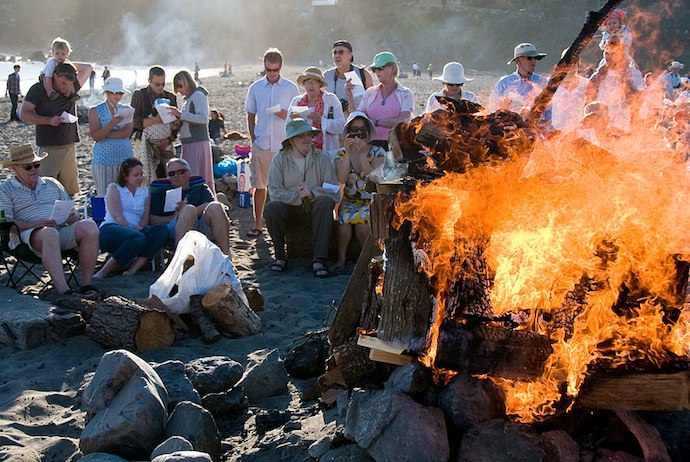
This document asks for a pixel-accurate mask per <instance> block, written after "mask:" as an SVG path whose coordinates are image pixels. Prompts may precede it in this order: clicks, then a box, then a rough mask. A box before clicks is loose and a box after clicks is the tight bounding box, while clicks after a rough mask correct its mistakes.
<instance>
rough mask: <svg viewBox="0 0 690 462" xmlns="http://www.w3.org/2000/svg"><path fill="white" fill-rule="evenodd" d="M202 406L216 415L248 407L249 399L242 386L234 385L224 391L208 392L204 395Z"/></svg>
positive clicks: (239, 410)
mask: <svg viewBox="0 0 690 462" xmlns="http://www.w3.org/2000/svg"><path fill="white" fill-rule="evenodd" d="M202 406H204V408H205V409H207V410H208V411H209V412H210V413H211V414H213V416H214V417H216V416H220V415H224V414H232V413H236V412H241V411H244V410H245V409H247V408H248V407H249V400H247V397H246V396H245V394H244V389H243V388H242V387H235V388H233V389H232V390H230V391H227V392H224V393H209V394H208V395H206V396H204V398H203V400H202Z"/></svg>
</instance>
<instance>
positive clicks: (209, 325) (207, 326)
mask: <svg viewBox="0 0 690 462" xmlns="http://www.w3.org/2000/svg"><path fill="white" fill-rule="evenodd" d="M201 300H202V296H201V295H192V296H191V297H189V309H190V312H191V318H192V322H193V323H194V324H195V325H196V326H197V327H198V328H199V331H200V332H201V336H202V337H203V338H204V341H205V342H206V343H216V342H217V341H218V340H220V332H218V329H216V326H215V325H214V324H213V321H211V318H210V317H208V316H207V315H206V313H204V310H203V309H202V307H201Z"/></svg>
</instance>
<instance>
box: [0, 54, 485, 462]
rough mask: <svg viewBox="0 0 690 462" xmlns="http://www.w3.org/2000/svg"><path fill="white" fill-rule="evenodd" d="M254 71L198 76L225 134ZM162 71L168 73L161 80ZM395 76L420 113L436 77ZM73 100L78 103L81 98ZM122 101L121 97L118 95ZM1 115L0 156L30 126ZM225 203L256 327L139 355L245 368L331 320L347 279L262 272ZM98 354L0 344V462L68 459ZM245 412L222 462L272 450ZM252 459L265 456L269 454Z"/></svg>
mask: <svg viewBox="0 0 690 462" xmlns="http://www.w3.org/2000/svg"><path fill="white" fill-rule="evenodd" d="M260 70H261V68H259V67H258V66H253V67H251V66H237V67H236V68H235V69H234V71H235V73H236V74H235V76H234V77H231V78H213V79H206V80H205V81H204V82H203V85H204V86H205V87H207V89H208V90H209V94H210V101H211V106H215V107H218V108H220V109H221V111H222V112H223V113H224V114H225V118H226V127H227V128H228V129H229V130H240V131H246V117H245V115H244V101H245V96H246V92H247V88H248V86H249V83H251V81H253V80H254V79H256V78H257V72H258V71H260ZM301 70H302V67H296V66H286V68H285V70H284V72H283V74H284V75H285V76H286V77H288V78H290V79H292V80H296V77H297V75H298V74H299V72H300V71H301ZM172 74H173V72H171V71H169V75H168V78H169V79H170V78H171V77H172ZM470 75H471V74H470ZM401 82H402V83H403V84H404V85H406V86H409V87H410V88H412V89H413V91H414V92H415V94H416V106H417V112H419V113H421V112H422V111H423V108H424V105H425V103H426V99H427V97H428V95H429V94H431V93H432V92H433V91H437V90H438V89H440V87H441V84H440V83H439V82H437V81H431V80H429V79H428V77H426V76H425V79H422V80H412V79H406V80H402V81H401ZM493 82H495V77H493V76H479V78H478V79H477V81H476V82H473V83H472V84H468V85H467V87H468V89H470V90H473V91H475V92H476V93H478V94H480V97H481V98H482V101H486V100H487V99H488V95H487V94H486V91H487V89H490V88H491V84H492V83H493ZM482 90H484V91H482ZM83 99H85V100H86V99H87V98H86V95H85V96H84V98H83ZM128 99H129V97H128V96H127V97H126V99H125V101H128ZM88 101H93V103H96V102H98V101H99V99H98V98H97V97H93V98H89V99H88ZM8 112H9V100H8V99H7V98H5V99H2V101H0V118H1V119H2V120H3V122H1V123H0V157H3V158H4V157H5V156H7V155H8V149H9V147H10V146H14V145H19V144H22V143H32V144H34V127H33V126H32V125H27V124H23V123H17V122H13V123H9V122H7V118H8V117H7V114H8ZM80 134H81V139H82V142H81V143H79V145H78V147H77V151H78V164H79V169H80V181H81V186H82V194H80V195H79V196H77V197H76V199H77V201H78V202H82V203H83V197H84V193H85V192H86V191H87V190H88V189H89V188H90V187H91V181H90V176H91V175H90V158H91V156H90V147H91V144H92V140H90V139H89V137H88V127H87V126H84V125H82V126H80ZM223 147H224V148H225V149H226V150H227V151H228V152H229V151H230V149H231V148H232V145H231V143H229V142H227V141H226V142H225V144H224V146H223ZM2 175H3V176H4V177H5V178H7V177H9V175H10V171H9V170H8V169H2ZM235 204H236V202H235V203H234V204H233V208H232V210H231V212H230V216H231V219H232V226H231V231H230V232H231V249H232V261H233V264H234V265H235V268H236V270H237V274H238V276H239V279H240V280H241V282H242V284H243V286H248V287H254V288H257V289H259V290H260V291H261V293H262V294H263V296H264V298H265V307H264V311H262V312H260V313H259V314H260V317H261V320H262V322H263V330H262V332H261V333H260V334H258V335H255V336H251V337H245V338H239V339H229V338H223V339H221V340H220V341H219V342H218V343H215V344H212V345H206V344H205V343H204V342H203V340H202V339H201V338H198V337H197V338H187V339H183V340H180V341H177V342H176V343H175V344H174V345H173V346H171V347H169V348H164V349H160V350H157V351H152V352H148V353H144V354H141V357H142V358H143V359H145V360H146V361H153V362H163V361H166V360H170V359H179V360H181V361H184V362H187V361H189V360H192V359H196V358H201V357H204V356H214V355H225V356H229V357H230V358H232V359H234V360H236V361H238V362H240V363H241V364H242V365H246V364H247V362H248V355H249V354H250V353H252V352H255V351H257V350H262V349H278V350H279V352H280V353H281V354H284V353H286V352H287V351H289V350H290V348H292V347H293V346H295V345H296V344H297V343H299V341H300V340H299V337H300V336H301V335H303V334H304V333H305V332H309V331H313V330H317V329H320V328H322V327H326V326H327V325H328V323H329V322H330V320H331V319H332V316H333V314H334V307H335V306H337V303H338V301H339V299H340V297H341V295H342V293H343V291H344V289H345V287H346V285H347V282H348V279H349V275H348V274H345V275H340V276H334V277H331V278H328V279H318V278H315V277H314V276H313V275H312V272H311V269H310V264H309V263H310V262H309V260H308V259H297V260H291V261H290V267H289V269H288V271H287V272H286V273H283V274H276V273H273V272H271V271H270V270H269V269H268V266H269V265H270V263H271V261H272V250H271V245H270V239H269V237H268V233H267V232H266V231H264V234H263V236H261V237H260V238H258V239H249V238H246V237H245V236H246V232H247V231H248V230H249V229H250V228H251V227H252V225H253V220H252V215H251V209H242V208H238V207H236V206H235ZM352 266H353V262H350V264H349V267H348V268H349V270H350V271H351V269H352ZM159 275H160V272H156V273H154V272H152V271H151V270H150V269H148V267H147V268H146V269H145V271H142V272H140V273H139V274H137V275H136V276H134V277H132V278H125V277H123V276H119V275H118V276H114V277H111V278H108V279H107V280H105V281H102V282H99V283H98V284H99V285H100V286H101V287H102V288H104V289H105V290H106V292H107V294H108V295H116V294H119V295H123V296H125V297H127V298H130V299H133V300H139V301H141V300H144V299H146V298H147V296H148V288H149V286H150V285H151V284H152V283H153V282H154V281H155V280H156V278H157V277H158V276H159ZM4 280H5V279H4V276H3V277H2V278H0V281H1V282H4ZM31 292H32V291H31V288H29V293H31ZM28 297H30V295H22V296H19V295H17V294H16V292H14V291H12V290H11V289H6V288H2V289H0V300H2V301H3V303H2V304H4V305H6V304H7V303H9V302H8V301H9V300H13V301H12V303H20V304H21V300H22V299H26V298H28ZM2 309H3V308H2V307H0V310H2ZM105 351H106V349H104V348H103V347H101V346H100V345H98V344H96V343H95V342H93V341H91V340H90V339H89V338H88V337H86V336H83V335H82V336H77V337H73V338H70V339H68V340H63V341H61V342H59V343H55V344H49V345H45V346H41V347H38V348H34V349H30V350H24V351H21V350H18V349H16V348H13V347H9V346H1V347H0V356H2V358H3V361H2V368H1V370H0V460H17V461H19V460H21V461H30V460H53V461H65V460H73V459H76V458H78V456H77V455H76V454H78V452H77V451H78V438H79V434H80V432H81V430H82V428H83V425H84V413H83V412H82V411H81V410H80V409H79V408H78V406H77V405H75V396H76V395H77V390H78V389H79V386H80V384H81V383H82V379H83V377H84V375H85V374H87V373H90V372H93V371H94V370H95V368H96V366H97V365H98V362H99V360H100V358H101V356H102V354H103V353H104V352H105ZM290 389H291V395H290V397H287V398H286V399H284V400H279V401H277V402H276V404H275V406H276V407H280V406H287V407H290V408H291V409H293V411H294V410H295V409H299V408H302V409H303V412H302V414H303V415H307V414H308V415H313V416H315V419H316V420H315V422H321V423H320V424H314V425H313V426H314V428H313V431H314V435H317V436H318V432H319V431H320V430H323V429H324V428H326V427H329V426H332V424H328V423H326V421H325V419H322V418H320V417H318V416H319V413H320V412H321V411H320V410H319V409H318V406H314V402H313V401H312V402H306V403H305V402H302V401H301V400H300V398H299V393H297V392H296V388H295V387H292V386H291V387H290ZM250 411H251V409H250ZM246 418H247V417H246V416H244V417H243V418H241V419H240V420H239V423H237V422H235V423H233V422H219V427H220V428H221V438H222V439H223V450H224V456H223V460H239V459H242V457H243V454H248V453H250V452H254V453H255V452H256V451H257V450H259V448H265V449H261V450H265V451H270V450H271V449H269V448H271V447H275V445H273V446H271V445H266V444H265V442H264V443H262V442H261V441H260V439H259V438H258V437H256V435H254V436H253V437H252V436H251V435H250V436H248V435H247V434H246V433H243V425H242V422H244V420H246ZM242 419H244V420H242ZM319 426H321V427H323V428H319ZM329 428H330V427H329ZM266 455H267V456H268V454H266ZM276 457H277V458H279V457H278V456H276ZM243 460H244V459H243ZM257 460H258V459H257ZM262 460H271V457H270V456H268V457H267V458H265V459H262Z"/></svg>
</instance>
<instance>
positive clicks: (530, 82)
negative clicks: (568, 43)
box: [489, 43, 548, 118]
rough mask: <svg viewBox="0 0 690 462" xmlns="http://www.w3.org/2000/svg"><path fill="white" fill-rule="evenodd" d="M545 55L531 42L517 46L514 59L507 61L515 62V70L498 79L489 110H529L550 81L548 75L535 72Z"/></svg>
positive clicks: (509, 62)
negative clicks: (544, 75) (543, 75)
mask: <svg viewBox="0 0 690 462" xmlns="http://www.w3.org/2000/svg"><path fill="white" fill-rule="evenodd" d="M544 56H546V53H540V52H538V51H537V47H535V46H534V45H532V44H531V43H521V44H519V45H518V46H516V47H515V49H514V50H513V59H511V60H510V61H508V63H507V64H511V63H515V67H516V69H515V72H513V73H512V74H509V75H504V76H503V77H501V78H500V79H499V80H498V83H496V86H495V87H494V89H493V91H492V92H491V97H490V99H489V110H490V111H492V112H493V111H496V110H497V109H507V110H511V111H514V112H518V113H520V112H524V111H526V110H529V109H530V107H531V106H532V103H534V99H535V98H536V97H537V95H539V93H541V91H542V89H543V88H544V87H545V86H546V83H547V82H548V79H547V78H546V77H542V76H541V75H539V74H537V73H536V72H535V70H536V67H537V61H539V60H541V59H544ZM545 118H547V117H546V115H545Z"/></svg>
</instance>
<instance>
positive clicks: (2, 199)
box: [0, 144, 98, 294]
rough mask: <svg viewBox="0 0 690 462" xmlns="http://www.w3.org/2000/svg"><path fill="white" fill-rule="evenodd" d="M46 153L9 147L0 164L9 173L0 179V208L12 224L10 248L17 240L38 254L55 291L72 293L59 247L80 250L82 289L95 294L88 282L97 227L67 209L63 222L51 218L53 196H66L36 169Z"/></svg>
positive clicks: (66, 198) (54, 181) (84, 292)
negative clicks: (10, 174)
mask: <svg viewBox="0 0 690 462" xmlns="http://www.w3.org/2000/svg"><path fill="white" fill-rule="evenodd" d="M46 156H47V154H45V153H44V154H41V155H36V154H35V153H34V151H33V149H32V148H31V145H29V144H25V145H23V146H19V147H15V148H11V149H10V158H9V159H8V160H5V161H3V163H2V165H3V167H9V168H10V169H11V170H12V171H13V172H14V178H11V179H9V180H7V181H5V182H4V183H2V184H0V210H4V211H5V217H6V218H7V220H12V221H14V223H15V224H16V226H17V229H18V231H19V235H18V236H17V235H14V236H13V237H12V240H11V241H10V248H16V247H17V246H18V245H19V244H20V242H21V243H26V244H28V245H29V248H30V249H31V250H32V251H33V252H34V253H35V254H36V255H38V256H39V257H40V258H41V261H42V263H43V266H44V267H45V269H46V270H47V271H48V274H49V275H50V277H51V278H52V280H53V285H54V286H55V289H56V290H57V292H58V293H59V294H65V293H72V290H71V289H70V287H69V285H68V284H67V281H66V280H65V274H64V272H63V267H62V250H68V249H75V248H78V249H79V267H80V269H81V289H80V293H82V294H92V293H94V292H95V293H98V289H96V288H95V287H93V286H92V285H91V278H92V276H93V273H94V270H95V267H96V259H97V258H98V226H96V223H94V222H93V221H92V220H79V218H78V216H77V212H76V210H72V213H71V214H70V215H69V217H68V218H67V220H66V221H65V223H56V222H55V220H52V219H51V216H52V212H53V207H54V205H55V201H56V200H69V199H70V197H69V195H68V194H67V191H65V188H64V187H63V186H62V185H61V184H60V183H59V182H58V181H57V180H55V179H54V178H50V177H40V176H39V175H38V169H39V167H40V165H41V160H42V159H44V158H45V157H46Z"/></svg>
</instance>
